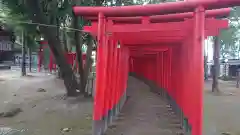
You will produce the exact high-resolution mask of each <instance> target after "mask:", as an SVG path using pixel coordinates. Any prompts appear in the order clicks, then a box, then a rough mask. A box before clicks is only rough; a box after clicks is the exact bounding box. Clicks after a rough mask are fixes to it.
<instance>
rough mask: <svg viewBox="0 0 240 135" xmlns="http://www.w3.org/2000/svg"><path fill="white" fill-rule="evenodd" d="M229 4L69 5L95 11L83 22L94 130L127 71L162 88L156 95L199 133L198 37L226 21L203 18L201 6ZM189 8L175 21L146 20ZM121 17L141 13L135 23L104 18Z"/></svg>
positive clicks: (117, 96) (100, 127) (111, 110)
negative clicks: (92, 75)
mask: <svg viewBox="0 0 240 135" xmlns="http://www.w3.org/2000/svg"><path fill="white" fill-rule="evenodd" d="M234 5H240V1H239V0H212V1H209V0H203V1H194V2H172V3H164V4H157V5H146V6H127V7H113V8H110V7H74V8H73V10H74V12H75V14H76V15H82V16H85V17H86V18H89V17H90V18H91V17H93V18H94V16H95V17H96V16H98V19H97V20H98V23H94V22H93V24H92V26H88V27H85V30H86V31H88V32H91V33H92V34H93V35H95V36H97V39H98V50H97V58H98V61H97V74H96V75H97V78H96V95H95V99H94V118H93V119H94V126H95V127H94V135H99V134H102V133H103V132H104V131H105V130H106V127H107V126H108V124H109V122H111V120H112V116H116V115H117V114H118V112H119V110H120V109H121V107H122V106H123V103H124V102H125V99H126V86H127V84H126V81H127V78H128V72H129V70H130V71H131V72H135V73H136V74H137V75H140V76H143V77H145V78H146V79H147V80H151V81H153V82H155V83H156V84H157V85H158V86H159V87H161V88H164V89H165V91H166V92H164V91H160V94H161V95H163V96H167V97H168V98H169V101H170V104H171V105H172V107H173V109H175V111H180V112H181V113H182V114H183V115H184V118H187V119H188V120H189V124H190V126H191V132H192V135H202V118H203V116H202V115H203V111H202V90H203V80H204V79H203V43H204V38H206V37H207V36H210V35H218V33H219V30H220V29H222V28H227V26H228V23H227V21H226V20H216V19H213V18H206V16H205V10H207V9H216V8H224V7H230V6H234ZM191 11H194V16H193V18H191V19H183V20H184V21H181V22H171V23H163V22H164V21H163V22H162V21H160V22H159V23H158V22H154V23H151V21H150V20H151V19H150V17H148V16H151V15H157V14H167V13H179V12H191ZM125 16H144V17H141V18H142V19H141V24H134V23H133V24H132V22H131V21H130V22H131V23H129V22H128V23H126V22H124V23H121V24H119V23H116V22H114V18H112V19H110V17H125ZM212 17H214V16H212ZM186 18H189V17H186ZM205 18H206V19H205ZM116 20H117V18H116ZM123 20H124V18H123ZM126 20H127V19H126ZM211 26H212V27H211ZM141 65H144V66H142V67H141ZM179 78H180V79H179ZM107 84H108V87H107V86H106V85H107ZM189 84H191V85H189ZM176 108H180V109H176Z"/></svg>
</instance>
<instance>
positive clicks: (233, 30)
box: [220, 7, 240, 59]
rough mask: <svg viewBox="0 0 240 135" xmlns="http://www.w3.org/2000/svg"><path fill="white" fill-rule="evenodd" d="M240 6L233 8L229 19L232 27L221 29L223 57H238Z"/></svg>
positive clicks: (239, 49) (239, 45)
mask: <svg viewBox="0 0 240 135" xmlns="http://www.w3.org/2000/svg"><path fill="white" fill-rule="evenodd" d="M239 17H240V7H235V8H233V10H232V12H231V15H230V17H229V18H228V19H229V22H230V27H229V28H228V29H226V30H222V31H221V35H220V43H221V48H220V53H221V57H222V58H223V59H225V58H237V57H238V53H239V51H240V44H239V43H240V40H239V34H238V33H239V28H240V21H239Z"/></svg>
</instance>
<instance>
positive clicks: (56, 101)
mask: <svg viewBox="0 0 240 135" xmlns="http://www.w3.org/2000/svg"><path fill="white" fill-rule="evenodd" d="M28 75H29V76H27V77H19V76H20V72H19V71H11V72H10V71H1V72H0V112H4V111H6V110H9V109H11V108H21V110H22V112H20V113H19V114H18V115H16V116H15V117H12V118H0V127H7V128H12V129H17V130H20V131H21V135H60V134H66V135H79V134H81V135H90V134H91V131H92V99H84V98H81V97H80V98H78V99H66V98H65V96H64V93H65V89H64V86H63V82H62V81H61V80H58V79H56V77H54V76H53V75H50V74H47V73H31V74H30V73H29V74H28ZM39 88H42V89H44V90H45V92H38V89H39ZM0 134H1V133H0Z"/></svg>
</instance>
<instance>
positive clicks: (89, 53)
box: [83, 36, 93, 96]
mask: <svg viewBox="0 0 240 135" xmlns="http://www.w3.org/2000/svg"><path fill="white" fill-rule="evenodd" d="M87 45H88V48H87V54H86V64H85V67H84V73H85V74H84V81H83V88H84V90H85V89H86V85H87V81H88V76H89V72H90V68H91V64H92V58H91V56H92V51H93V39H92V38H91V36H89V37H88V43H87ZM87 94H88V93H86V92H85V96H88V95H87Z"/></svg>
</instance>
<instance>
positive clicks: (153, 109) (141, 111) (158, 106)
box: [106, 77, 181, 135]
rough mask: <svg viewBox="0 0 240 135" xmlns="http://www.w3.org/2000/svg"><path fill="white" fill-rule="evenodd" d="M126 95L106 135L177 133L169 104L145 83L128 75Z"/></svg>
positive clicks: (164, 134)
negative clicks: (116, 118) (117, 116)
mask: <svg viewBox="0 0 240 135" xmlns="http://www.w3.org/2000/svg"><path fill="white" fill-rule="evenodd" d="M127 95H128V96H129V98H128V100H127V102H126V104H125V106H124V107H123V110H122V113H121V114H120V116H119V119H118V120H117V121H116V122H115V123H114V124H113V126H111V127H110V128H109V129H108V131H107V132H106V135H177V134H178V133H179V132H180V131H181V130H180V124H179V123H180V122H179V121H178V119H177V118H176V116H175V115H174V114H173V113H171V110H170V108H169V106H168V105H167V104H166V103H165V101H163V100H162V99H161V98H160V97H159V96H158V95H157V94H155V93H152V92H150V90H149V87H148V86H147V85H146V84H144V83H142V82H140V81H139V80H137V79H135V78H132V77H129V81H128V93H127Z"/></svg>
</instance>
